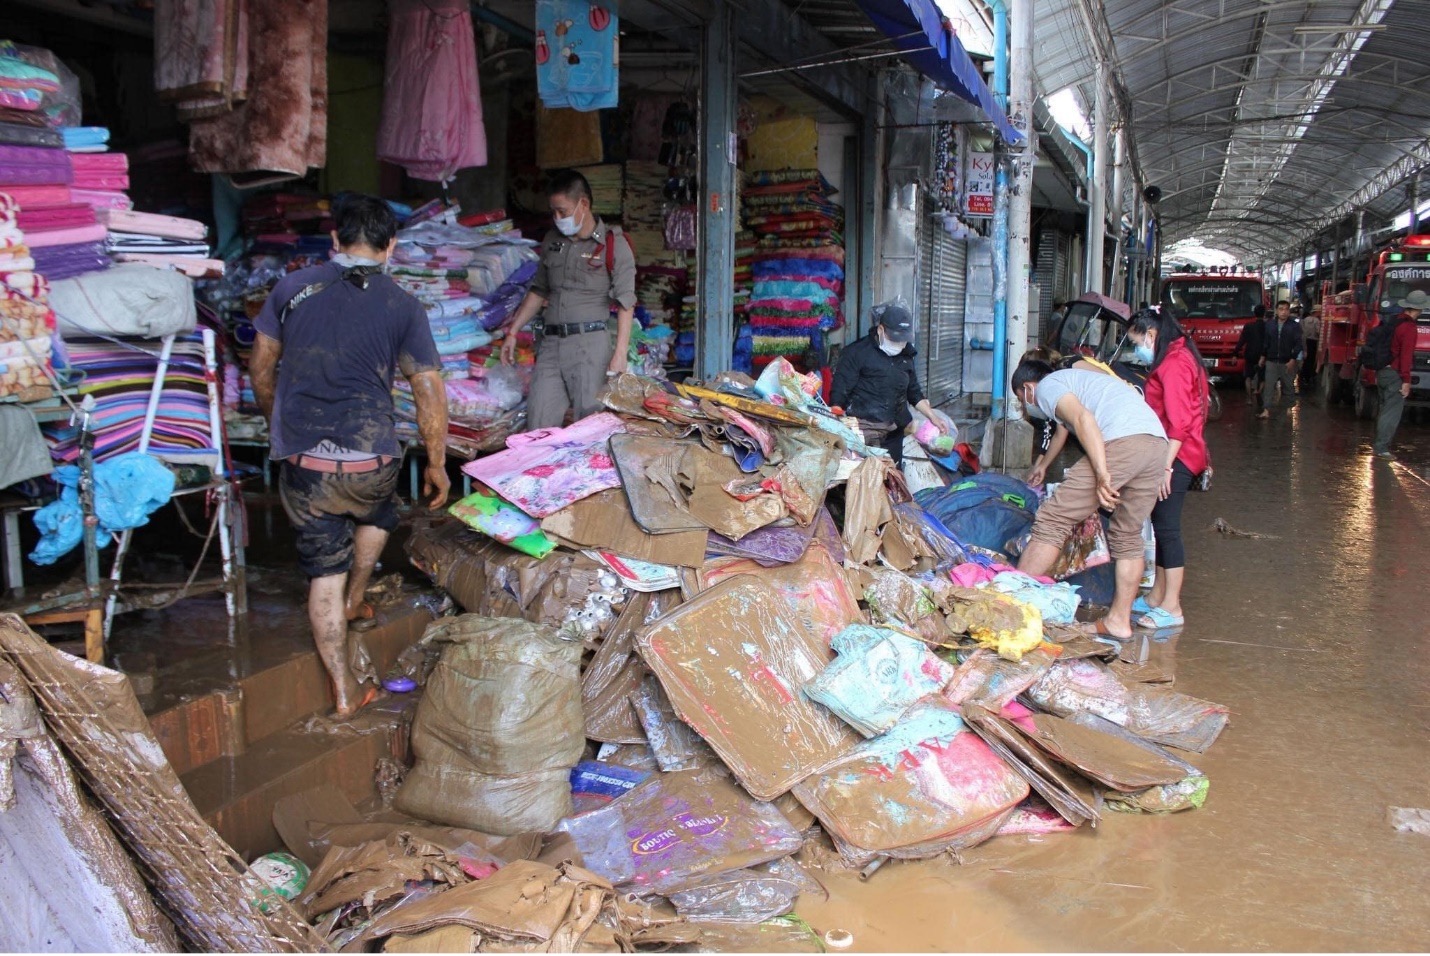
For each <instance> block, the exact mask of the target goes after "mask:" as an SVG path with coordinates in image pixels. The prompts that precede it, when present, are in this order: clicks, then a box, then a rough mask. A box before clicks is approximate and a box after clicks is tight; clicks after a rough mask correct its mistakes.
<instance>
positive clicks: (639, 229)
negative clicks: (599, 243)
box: [621, 162, 679, 266]
mask: <svg viewBox="0 0 1430 956" xmlns="http://www.w3.org/2000/svg"><path fill="white" fill-rule="evenodd" d="M668 177H669V170H668V169H667V167H665V166H662V165H661V164H660V163H635V162H630V163H626V175H625V186H624V193H623V195H622V198H621V207H622V208H621V223H622V225H623V227H624V229H625V231H626V235H627V236H629V237H630V239H631V249H632V250H634V252H635V254H636V265H637V266H650V265H662V266H668V265H670V264H672V262H675V261H678V260H679V256H678V255H676V256H672V255H671V254H670V253H668V252H666V251H665V215H664V212H665V209H664V206H665V198H664V196H663V194H662V193H663V190H664V189H665V181H666V179H667V178H668Z"/></svg>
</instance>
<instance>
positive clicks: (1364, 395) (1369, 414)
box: [1355, 378, 1380, 418]
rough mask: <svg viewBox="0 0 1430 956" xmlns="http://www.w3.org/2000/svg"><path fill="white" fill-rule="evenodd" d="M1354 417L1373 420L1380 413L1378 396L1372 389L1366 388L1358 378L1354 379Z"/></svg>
mask: <svg viewBox="0 0 1430 956" xmlns="http://www.w3.org/2000/svg"><path fill="white" fill-rule="evenodd" d="M1355 389H1356V417H1358V418H1375V416H1376V414H1377V413H1378V412H1379V411H1380V394H1379V393H1378V392H1377V391H1376V390H1375V389H1373V388H1370V387H1369V386H1367V385H1366V384H1365V383H1364V382H1362V381H1361V380H1360V379H1359V378H1357V379H1356V384H1355Z"/></svg>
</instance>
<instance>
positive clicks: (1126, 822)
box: [114, 389, 1430, 951]
mask: <svg viewBox="0 0 1430 956" xmlns="http://www.w3.org/2000/svg"><path fill="white" fill-rule="evenodd" d="M1223 398H1224V401H1225V405H1226V412H1225V415H1224V417H1223V418H1222V420H1220V421H1219V422H1215V423H1211V424H1210V425H1209V426H1208V440H1209V443H1210V445H1211V449H1212V454H1213V457H1214V462H1215V466H1216V478H1215V487H1214V489H1213V491H1212V492H1211V493H1210V494H1205V495H1202V494H1194V495H1191V496H1190V497H1189V499H1188V503H1187V508H1186V521H1185V533H1186V537H1187V546H1188V561H1189V566H1188V575H1187V585H1186V591H1185V594H1184V606H1185V609H1186V613H1187V618H1188V625H1187V627H1186V628H1185V630H1184V631H1183V632H1182V634H1181V635H1180V637H1179V638H1178V648H1177V654H1176V659H1177V683H1176V687H1177V689H1178V690H1180V691H1183V692H1185V693H1189V694H1192V695H1194V696H1200V697H1205V698H1208V699H1211V700H1214V701H1217V702H1219V703H1223V704H1226V705H1227V706H1229V707H1230V708H1231V711H1232V722H1231V725H1230V727H1229V728H1228V729H1227V730H1226V731H1225V732H1224V733H1223V734H1222V736H1221V738H1220V739H1219V740H1218V742H1217V744H1216V745H1215V746H1214V747H1213V748H1212V749H1211V751H1210V752H1209V753H1208V754H1206V755H1203V756H1196V755H1190V759H1191V762H1192V763H1194V764H1196V765H1197V766H1199V767H1201V768H1202V769H1203V770H1204V771H1205V772H1206V773H1207V774H1208V775H1209V776H1210V778H1211V792H1210V796H1209V798H1208V800H1207V803H1206V806H1205V807H1204V808H1203V809H1201V810H1196V811H1190V812H1186V813H1181V814H1176V815H1172V816H1166V817H1155V816H1150V815H1135V816H1134V815H1126V814H1118V813H1110V812H1109V813H1106V814H1104V822H1103V823H1102V825H1101V826H1100V827H1099V828H1098V830H1097V831H1096V832H1085V831H1079V832H1075V833H1072V834H1053V835H1047V836H1005V837H999V838H997V839H995V840H993V841H992V842H990V843H987V844H984V845H983V846H980V847H977V848H975V849H973V850H971V851H968V852H967V853H965V854H964V855H963V859H962V864H961V865H960V864H959V863H956V862H954V861H952V860H948V859H941V860H934V861H925V862H920V863H890V864H888V865H886V866H884V867H883V868H882V869H881V870H879V871H878V872H877V873H876V874H874V875H873V877H872V878H871V879H870V880H869V881H868V882H860V881H859V879H858V878H857V876H856V875H855V874H853V873H850V872H847V871H842V870H841V869H840V868H839V867H838V866H837V865H830V866H828V867H826V868H821V869H816V870H814V873H815V875H817V876H818V877H819V879H820V880H821V881H823V883H824V884H825V885H826V886H827V887H828V888H829V890H830V892H831V897H830V899H829V900H828V901H827V902H826V901H823V900H819V899H812V898H810V897H805V898H804V899H802V900H801V902H800V905H799V909H798V912H799V913H800V914H801V915H803V916H804V917H805V918H807V919H808V920H809V922H810V923H811V924H812V925H814V926H815V927H816V928H818V929H819V930H820V931H821V932H823V931H825V930H829V929H835V928H840V929H845V930H848V931H849V932H851V933H852V934H853V936H854V946H853V949H854V950H856V951H876V950H909V951H933V950H986V951H1014V950H1059V951H1081V950H1112V951H1118V950H1159V951H1170V950H1194V951H1196V950H1201V951H1205V950H1406V949H1415V950H1423V949H1425V948H1426V947H1427V944H1430V907H1427V904H1426V902H1425V900H1426V898H1427V891H1430V837H1425V836H1421V835H1416V834H1409V833H1398V832H1396V831H1395V830H1394V829H1393V828H1392V826H1391V825H1390V823H1389V822H1388V819H1387V814H1388V812H1389V808H1391V807H1397V806H1399V807H1427V806H1430V745H1427V743H1426V740H1427V736H1430V693H1427V690H1430V664H1427V659H1430V558H1427V556H1426V550H1427V543H1430V535H1427V531H1430V473H1427V472H1428V471H1430V426H1427V425H1426V424H1424V423H1421V422H1407V423H1405V424H1403V425H1402V427H1401V432H1400V439H1401V440H1400V442H1399V444H1398V446H1397V448H1396V451H1397V453H1398V454H1399V455H1400V458H1401V460H1400V461H1399V462H1397V463H1395V464H1386V463H1382V462H1376V461H1373V460H1372V459H1371V458H1370V454H1369V451H1370V446H1369V442H1370V437H1371V432H1372V423H1369V422H1362V421H1358V420H1357V419H1355V418H1354V416H1353V415H1352V413H1351V412H1350V410H1349V409H1346V408H1344V407H1337V408H1333V409H1330V410H1327V409H1324V408H1321V407H1319V406H1315V405H1311V406H1305V407H1302V408H1299V409H1295V410H1292V411H1290V412H1281V413H1279V414H1278V415H1277V417H1275V418H1273V419H1272V420H1271V421H1266V422H1263V421H1257V420H1254V419H1253V418H1252V417H1251V414H1250V411H1249V410H1248V409H1247V408H1246V406H1245V404H1244V402H1243V399H1242V396H1241V394H1240V392H1239V391H1236V390H1234V389H1226V390H1224V391H1223ZM1217 518H1222V519H1224V520H1225V521H1226V522H1227V523H1229V524H1230V525H1231V526H1233V527H1235V528H1237V529H1240V530H1243V531H1247V532H1253V533H1256V534H1259V535H1262V537H1258V538H1243V537H1229V536H1226V535H1223V534H1219V533H1217V532H1216V531H1214V530H1213V523H1214V522H1215V520H1216V519H1217ZM250 520H251V522H252V525H251V526H252V529H253V538H254V542H253V545H252V547H251V551H250V555H251V561H252V563H253V564H254V566H255V570H254V572H253V574H252V587H251V589H250V603H251V607H252V613H251V615H250V623H249V627H248V630H247V633H246V634H245V635H241V636H240V637H239V639H237V640H235V641H234V642H233V643H232V644H229V642H228V641H227V640H226V639H225V631H226V626H225V620H224V615H223V605H222V602H221V601H220V600H217V599H214V598H203V599H196V600H193V601H189V602H185V603H184V604H181V605H179V606H178V607H176V608H173V609H170V610H168V611H164V612H149V613H142V614H133V615H126V616H125V617H123V618H121V619H120V621H119V623H118V625H117V627H116V634H115V640H114V648H115V649H117V650H126V649H131V650H132V649H139V648H143V649H147V650H149V651H151V652H156V656H157V657H158V659H159V660H158V663H159V667H160V678H161V679H160V682H159V683H160V688H159V693H160V695H161V696H162V695H164V694H172V695H174V696H179V695H188V694H193V693H195V692H198V691H201V690H202V689H204V685H206V684H209V683H215V684H224V683H231V682H232V679H233V678H234V677H237V676H242V675H243V674H245V673H251V672H252V671H253V670H254V669H256V668H258V667H261V666H265V664H266V663H271V662H274V661H277V660H282V659H284V658H285V657H287V656H291V655H294V654H297V653H304V652H307V651H308V650H309V648H310V644H309V642H308V637H307V628H306V623H305V621H304V620H303V611H302V597H303V582H302V581H301V579H300V578H299V576H298V575H297V572H296V570H295V569H294V568H293V565H292V563H291V557H290V556H291V551H290V549H289V546H288V543H287V529H286V522H284V520H283V517H282V514H281V511H280V510H278V509H277V508H276V505H274V506H272V507H269V506H267V505H265V504H264V503H263V501H262V500H260V499H254V500H252V501H251V503H250ZM152 540H155V541H157V542H158V544H157V546H156V547H154V548H152V549H150V553H151V554H155V553H157V552H163V551H165V550H170V551H172V552H173V553H174V555H175V556H179V557H181V556H182V555H184V554H186V553H187V549H188V548H189V544H188V543H183V544H181V543H178V541H177V539H175V538H174V537H173V536H171V535H167V534H164V533H163V532H158V531H156V532H155V533H154V537H153V539H152ZM395 544H396V543H395V542H394V547H392V548H390V549H389V551H388V554H387V555H386V556H385V557H386V559H387V560H386V563H387V565H388V567H389V568H390V569H394V570H395V569H398V568H400V567H401V566H402V565H403V564H404V563H405V562H404V561H403V560H402V557H401V551H400V549H399V548H397V547H396V546H395ZM194 550H195V551H196V548H195V549H194ZM190 559H191V558H190ZM174 570H176V571H177V570H180V569H178V568H177V566H176V568H175V569H174ZM166 576H173V575H166ZM177 577H179V578H180V579H181V578H182V574H181V573H179V574H177ZM156 635H157V636H158V638H159V639H158V640H157V641H156ZM146 703H149V704H150V709H156V705H157V704H160V703H161V701H159V700H157V699H156V700H155V701H153V702H150V701H146ZM816 856H817V854H816Z"/></svg>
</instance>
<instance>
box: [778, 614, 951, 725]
mask: <svg viewBox="0 0 1430 956" xmlns="http://www.w3.org/2000/svg"><path fill="white" fill-rule="evenodd" d="M834 650H835V651H837V652H838V654H839V657H838V658H836V659H835V661H834V662H833V663H832V664H830V665H829V666H828V667H826V668H825V669H824V671H823V672H822V673H821V674H820V675H819V676H818V677H816V678H815V679H814V680H812V681H810V682H809V683H808V684H805V685H804V692H805V694H807V695H808V696H809V697H811V698H812V699H814V700H816V701H818V702H819V703H821V704H823V705H824V706H826V707H828V708H829V709H830V710H832V711H834V712H835V713H836V714H838V715H839V716H840V717H841V718H842V719H843V720H844V721H845V722H847V723H848V724H849V725H850V726H851V727H853V728H854V729H855V730H857V731H859V733H861V734H863V735H864V736H865V737H874V736H877V735H879V734H881V733H883V732H884V731H886V730H888V729H890V728H891V727H893V726H894V725H895V724H896V723H898V721H899V718H900V717H901V716H903V713H904V711H906V710H908V709H909V708H910V707H912V706H913V705H914V704H915V703H917V702H918V701H919V700H921V699H923V698H925V697H927V696H929V695H930V694H936V693H938V692H939V691H941V690H943V688H944V686H945V685H947V684H948V682H949V681H950V680H952V679H953V667H952V666H950V665H949V664H947V663H945V662H944V661H941V660H939V659H938V658H937V657H935V656H934V655H933V652H932V651H930V650H929V649H928V648H927V647H926V646H925V645H924V644H923V643H922V642H921V641H917V640H915V639H914V638H912V637H909V636H908V635H907V634H902V633H900V632H898V631H895V630H892V629H890V628H887V627H872V626H870V625H868V624H855V625H852V626H850V627H847V628H845V629H844V630H843V631H841V632H840V633H839V634H838V635H837V636H836V637H835V638H834Z"/></svg>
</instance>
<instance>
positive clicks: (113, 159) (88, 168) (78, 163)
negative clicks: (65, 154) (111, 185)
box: [70, 153, 129, 173]
mask: <svg viewBox="0 0 1430 956" xmlns="http://www.w3.org/2000/svg"><path fill="white" fill-rule="evenodd" d="M70 165H71V166H73V167H74V171H75V172H76V173H127V172H129V157H128V156H127V155H126V154H124V153H71V154H70Z"/></svg>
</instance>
